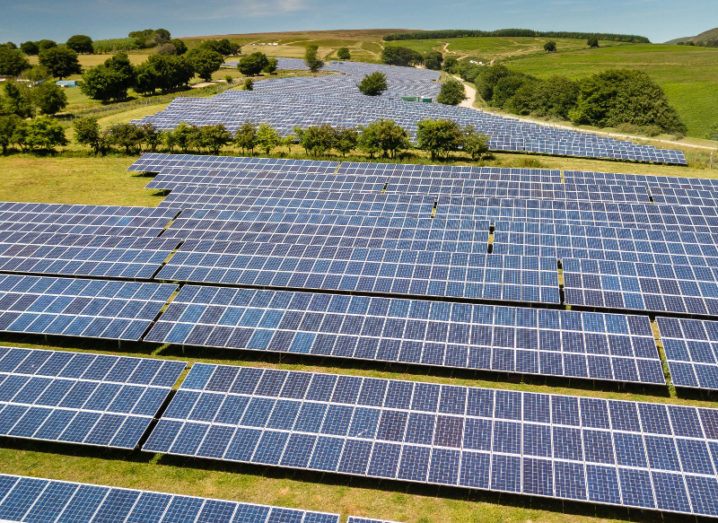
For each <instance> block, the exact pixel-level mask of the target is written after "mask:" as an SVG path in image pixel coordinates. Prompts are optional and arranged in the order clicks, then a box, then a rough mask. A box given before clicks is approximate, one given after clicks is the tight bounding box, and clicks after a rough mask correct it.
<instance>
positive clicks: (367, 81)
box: [359, 71, 389, 96]
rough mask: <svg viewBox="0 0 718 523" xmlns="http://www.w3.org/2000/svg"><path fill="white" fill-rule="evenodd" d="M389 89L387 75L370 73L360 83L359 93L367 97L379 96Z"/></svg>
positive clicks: (379, 72) (376, 72) (377, 72)
mask: <svg viewBox="0 0 718 523" xmlns="http://www.w3.org/2000/svg"><path fill="white" fill-rule="evenodd" d="M388 88H389V86H388V85H387V83H386V75H385V74H384V73H382V72H381V71H375V72H373V73H369V74H368V75H366V76H365V77H364V78H362V81H361V82H360V83H359V91H361V93H362V94H365V95H367V96H379V95H381V94H382V93H383V92H384V91H386V90H387V89H388Z"/></svg>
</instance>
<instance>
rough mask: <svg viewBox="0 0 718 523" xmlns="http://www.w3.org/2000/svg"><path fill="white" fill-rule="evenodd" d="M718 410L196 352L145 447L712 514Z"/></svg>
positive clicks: (717, 488) (717, 499)
mask: <svg viewBox="0 0 718 523" xmlns="http://www.w3.org/2000/svg"><path fill="white" fill-rule="evenodd" d="M716 445H718V410H713V409H703V408H695V407H682V406H675V405H662V404H657V403H638V402H630V401H617V400H603V399H597V398H587V397H584V398H578V397H571V396H560V395H549V394H534V393H528V392H515V391H505V390H492V389H480V388H468V387H457V386H451V385H437V384H429V383H418V382H417V383H414V382H409V381H398V380H383V379H375V378H362V377H355V376H339V375H331V374H312V373H303V372H289V371H281V370H272V369H259V368H250V367H241V368H240V367H232V366H220V365H204V364H197V365H194V366H193V368H192V370H191V371H190V373H189V375H188V377H187V379H186V380H185V381H184V383H183V384H182V387H181V389H180V390H179V392H178V393H177V395H176V396H175V397H174V398H173V400H172V402H171V404H170V406H169V407H168V409H167V410H166V411H165V413H164V415H163V417H162V418H161V419H160V421H159V423H158V424H157V426H156V427H155V429H154V430H153V431H152V434H151V435H150V437H149V439H148V440H147V442H146V443H145V444H144V446H143V450H144V451H147V452H160V453H165V454H172V455H183V456H192V457H198V458H210V459H213V460H222V461H235V462H242V463H255V464H261V465H270V466H276V467H281V468H293V469H303V470H313V471H320V472H332V473H338V474H345V475H352V476H361V477H372V478H382V479H392V480H401V481H409V482H418V483H424V484H436V485H449V486H457V487H462V488H468V489H481V490H491V491H497V492H511V493H517V494H527V495H532V496H543V497H550V498H558V499H569V500H579V501H587V502H592V503H596V504H608V505H619V506H626V507H638V508H644V509H654V510H659V511H665V512H677V513H688V514H694V515H712V516H715V515H718V480H717V479H716V477H715V476H716V473H715V468H714V458H713V457H711V453H712V452H715V450H716V448H717V447H716Z"/></svg>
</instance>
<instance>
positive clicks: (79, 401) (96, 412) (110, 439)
mask: <svg viewBox="0 0 718 523" xmlns="http://www.w3.org/2000/svg"><path fill="white" fill-rule="evenodd" d="M185 366H186V363H185V362H179V361H162V360H154V359H145V358H127V357H117V356H104V355H95V354H88V353H75V352H58V351H48V350H35V349H17V348H10V347H0V435H2V436H6V437H10V438H22V439H33V440H50V441H60V442H64V443H75V444H84V445H93V446H100V447H115V448H126V449H133V448H135V447H137V445H138V443H139V441H140V439H141V438H142V436H143V435H144V433H145V431H146V430H147V428H148V427H149V425H150V423H151V422H152V420H153V418H154V416H155V415H156V414H157V412H158V411H159V409H160V407H161V406H162V404H163V403H164V402H165V401H166V399H167V397H168V396H169V393H170V390H171V388H172V386H173V385H174V384H175V382H176V381H177V379H178V378H179V376H180V374H181V373H182V371H183V370H184V368H185Z"/></svg>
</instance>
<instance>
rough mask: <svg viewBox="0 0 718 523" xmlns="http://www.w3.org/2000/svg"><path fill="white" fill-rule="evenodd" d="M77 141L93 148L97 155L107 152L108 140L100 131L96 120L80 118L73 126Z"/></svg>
mask: <svg viewBox="0 0 718 523" xmlns="http://www.w3.org/2000/svg"><path fill="white" fill-rule="evenodd" d="M73 128H74V130H75V141H76V142H77V143H79V144H80V145H87V146H89V147H91V148H92V152H93V153H94V154H95V155H98V154H102V155H104V154H105V152H106V151H107V145H108V144H107V139H106V137H105V136H104V135H103V134H102V131H100V125H99V124H98V123H97V119H96V118H89V117H88V118H78V119H77V120H75V122H74V124H73Z"/></svg>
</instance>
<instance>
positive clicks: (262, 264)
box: [157, 240, 560, 303]
mask: <svg viewBox="0 0 718 523" xmlns="http://www.w3.org/2000/svg"><path fill="white" fill-rule="evenodd" d="M157 277H158V278H159V279H161V280H169V281H184V282H193V283H223V284H228V285H248V286H258V287H279V288H286V289H313V290H336V291H347V292H367V293H378V294H397V295H414V296H436V297H452V298H464V299H484V300H501V301H513V302H517V301H518V302H523V303H559V301H560V297H559V289H558V271H557V268H556V261H555V260H553V259H550V258H532V257H516V256H492V255H489V254H468V253H460V252H454V253H451V252H441V251H399V250H389V249H369V248H349V247H314V246H307V245H291V244H268V243H238V242H220V241H209V240H207V241H204V240H188V241H187V242H185V243H184V244H183V245H182V247H181V249H180V250H179V251H178V252H177V254H175V255H174V257H173V258H172V259H171V260H170V261H169V262H168V263H167V265H165V266H164V268H163V269H162V270H161V271H160V273H159V274H158V276H157Z"/></svg>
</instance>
